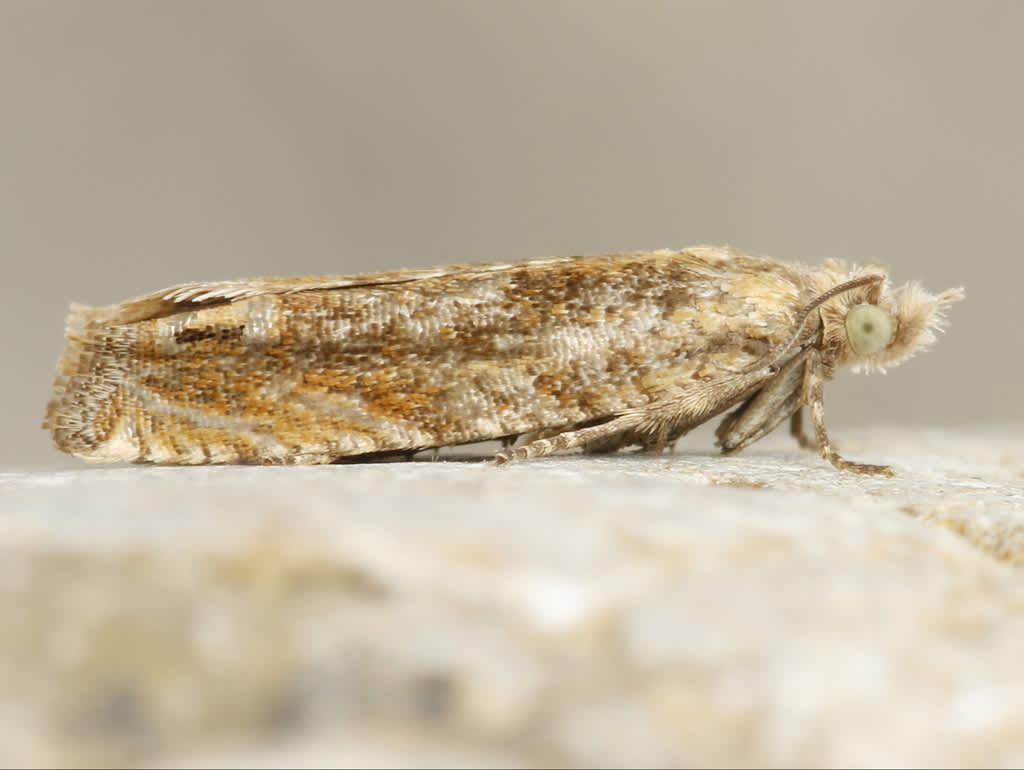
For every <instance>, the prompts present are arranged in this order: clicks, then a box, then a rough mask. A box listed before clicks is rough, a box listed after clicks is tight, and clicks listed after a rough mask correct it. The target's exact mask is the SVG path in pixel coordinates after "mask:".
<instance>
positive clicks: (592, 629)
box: [0, 428, 1024, 767]
mask: <svg viewBox="0 0 1024 770" xmlns="http://www.w3.org/2000/svg"><path fill="white" fill-rule="evenodd" d="M840 435H841V438H843V444H842V447H841V449H842V451H843V452H844V453H845V454H846V455H847V456H849V457H851V458H852V459H858V460H864V461H868V462H889V463H892V464H893V465H894V466H895V467H896V471H897V475H896V476H895V477H894V478H891V479H887V478H873V477H871V478H869V477H862V476H855V475H851V474H843V473H839V472H837V471H835V470H833V469H832V467H831V466H829V465H827V464H825V463H823V462H822V461H821V460H820V459H818V458H816V457H814V456H813V455H811V454H809V453H805V452H800V451H797V450H794V449H793V447H792V446H791V442H790V441H789V440H788V439H787V438H786V437H784V436H777V437H772V438H770V439H768V440H766V441H764V442H761V443H759V444H758V445H756V446H755V447H752V448H751V449H749V450H747V451H745V452H744V453H742V454H741V455H738V456H736V457H730V458H722V457H717V456H714V455H711V454H709V453H706V452H705V451H704V449H703V447H702V446H694V447H692V448H691V446H690V445H681V446H680V448H679V451H677V453H675V454H667V455H664V456H661V457H656V456H649V455H632V454H624V455H620V456H614V457H581V456H569V457H553V458H545V459H541V460H534V461H529V462H525V463H521V464H513V465H511V466H509V467H501V468H498V467H495V466H493V465H491V464H490V463H481V462H471V461H466V462H457V461H449V462H411V463H390V464H369V465H344V466H328V467H308V468H271V467H267V468H239V467H218V468H211V467H206V468H145V467H114V468H91V467H84V466H83V469H82V470H79V471H69V472H55V473H46V472H37V473H8V474H0V549H2V553H0V617H2V618H3V623H2V624H0V764H3V765H20V764H30V765H37V766H38V765H52V764H57V765H92V766H98V765H103V764H108V763H113V764H120V765H140V764H142V765H150V766H153V765H159V766H182V765H187V766H238V765H261V766H283V765H288V764H293V763H294V764H297V765H300V766H332V765H334V766H393V765H405V766H415V765H419V766H446V765H451V766H466V767H470V766H516V767H531V766H550V765H552V764H555V765H563V766H582V765H587V766H609V767H614V766H632V765H637V764H640V763H645V764H650V765H654V766H671V765H703V764H719V765H721V764H729V765H755V764H764V765H772V766H788V765H807V766H835V765H876V766H877V765H893V764H895V765H905V766H909V765H915V766H917V765H979V766H980V765H996V766H1013V765H1019V764H1021V763H1022V762H1024V662H1022V656H1021V655H1020V645H1021V639H1024V581H1022V577H1021V573H1020V572H1019V565H1021V564H1024V431H1021V430H1009V429H1005V428H1004V429H999V430H995V429H993V430H988V431H982V430H975V431H969V430H964V429H961V430H957V431H950V432H941V431H935V430H933V431H922V430H917V431H910V430H907V431H897V430H867V429H863V430H860V431H843V432H842V433H841V434H840Z"/></svg>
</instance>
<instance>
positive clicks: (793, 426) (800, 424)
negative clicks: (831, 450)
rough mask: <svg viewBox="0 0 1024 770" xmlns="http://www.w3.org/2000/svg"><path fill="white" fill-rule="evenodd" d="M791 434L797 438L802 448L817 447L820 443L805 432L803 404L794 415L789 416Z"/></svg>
mask: <svg viewBox="0 0 1024 770" xmlns="http://www.w3.org/2000/svg"><path fill="white" fill-rule="evenodd" d="M789 435H790V436H792V437H793V438H795V439H796V443H798V444H799V445H800V448H801V449H817V448H818V445H817V444H816V443H815V441H814V439H813V438H811V437H810V436H808V435H807V434H806V433H804V410H803V404H801V405H800V406H798V407H797V409H796V411H795V412H793V416H792V417H790V418H789Z"/></svg>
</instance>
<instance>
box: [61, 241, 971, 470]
mask: <svg viewBox="0 0 1024 770" xmlns="http://www.w3.org/2000/svg"><path fill="white" fill-rule="evenodd" d="M962 297H963V291H962V290H961V289H951V290H949V291H945V292H943V293H941V294H938V295H933V294H929V293H928V292H926V291H924V290H923V289H921V288H920V287H918V286H917V285H916V284H909V285H907V286H904V287H902V288H900V289H892V288H890V286H889V284H888V279H887V274H886V270H885V269H884V268H881V267H876V266H871V267H847V266H846V265H845V264H844V263H841V262H826V263H825V264H824V265H823V266H821V267H807V266H803V265H796V264H789V263H785V262H781V261H778V260H775V259H769V258H766V257H758V256H752V255H748V254H742V253H739V252H737V251H733V250H731V249H728V248H714V247H708V246H702V247H696V248H691V249H686V250H683V251H667V250H664V251H655V252H635V253H627V254H611V255H603V256H592V257H556V258H551V259H535V260H529V261H523V262H517V263H516V262H513V263H503V264H469V265H453V266H449V267H440V268H435V269H426V270H400V271H395V272H388V273H369V274H364V275H354V276H346V277H312V278H262V279H255V280H248V281H224V282H218V283H191V284H184V285H181V286H176V287H173V288H170V289H167V290H165V291H161V292H157V293H155V294H147V295H143V296H141V297H137V298H135V299H131V300H128V301H126V302H123V303H121V304H120V305H113V306H111V307H105V308H87V307H83V306H78V305H72V308H71V315H70V316H69V318H68V323H67V339H68V341H69V342H68V344H67V347H66V348H65V351H64V354H63V356H62V358H61V360H60V364H59V367H58V376H57V378H56V380H55V383H54V387H55V395H54V397H53V399H52V400H51V401H50V403H49V405H48V407H47V410H46V421H45V422H44V424H43V427H44V428H47V429H49V430H50V431H52V433H53V438H54V441H55V443H56V445H57V447H58V448H59V449H61V450H63V451H64V452H68V453H70V454H72V455H76V456H78V457H82V458H84V459H86V460H89V461H96V462H102V461H117V460H127V461H132V462H143V463H179V464H199V463H329V462H333V461H337V460H339V459H340V458H350V457H356V458H358V457H359V456H363V457H367V456H370V455H373V456H380V455H385V456H388V455H395V456H402V455H409V454H412V453H414V452H416V451H419V450H422V449H430V448H437V447H442V446H451V445H458V444H466V443H471V442H476V441H485V440H489V439H501V440H502V442H503V444H504V446H505V448H504V449H503V450H502V451H500V452H498V454H497V460H498V461H499V462H506V461H509V460H512V459H516V458H528V457H538V456H542V455H547V454H550V453H552V452H556V451H560V450H567V449H572V448H575V447H582V448H583V450H584V451H587V452H611V451H615V450H617V449H620V448H622V447H627V446H640V447H642V448H644V449H655V450H658V451H661V450H663V449H664V448H665V447H668V446H670V445H672V444H673V443H674V442H675V441H676V440H677V439H678V438H679V437H680V436H682V435H683V434H685V433H686V432H687V431H689V430H691V429H692V428H694V427H695V426H697V425H699V424H701V423H703V422H705V421H706V420H709V419H711V418H712V417H715V416H716V415H719V414H721V413H723V412H725V411H727V410H729V409H731V408H733V407H736V409H735V410H734V411H732V412H731V413H730V414H728V415H727V416H726V417H725V419H724V420H723V421H722V423H721V424H720V425H719V426H718V430H717V437H718V445H719V446H720V447H721V449H722V451H723V452H724V453H731V452H736V451H738V450H740V449H742V448H744V447H746V446H748V445H750V444H751V443H753V442H754V441H757V440H758V439H759V438H761V437H762V436H764V435H766V434H767V433H768V432H770V431H771V430H773V429H774V428H775V427H776V426H778V425H779V424H780V423H781V422H782V421H783V420H785V419H787V418H790V419H791V430H792V433H793V435H794V436H795V437H796V438H797V440H798V441H799V442H800V444H801V446H805V447H813V448H816V449H817V450H818V452H820V454H821V456H822V457H824V458H825V459H827V460H829V461H831V462H832V464H833V465H834V466H835V467H836V468H840V469H845V470H851V471H857V472H861V473H885V474H889V473H891V472H892V471H891V470H890V469H889V468H888V467H886V466H878V465H863V464H860V463H854V462H851V461H849V460H845V459H843V458H842V457H840V456H839V455H838V454H837V453H836V451H835V449H834V448H833V445H832V442H831V441H830V440H829V437H828V433H827V432H826V430H825V418H824V402H823V398H822V391H823V386H824V383H825V381H826V380H828V379H830V378H831V377H832V376H833V375H834V374H835V372H836V371H837V370H838V369H839V368H841V367H844V366H851V367H852V368H853V369H854V370H858V369H860V370H868V371H870V370H882V369H883V368H884V367H886V366H890V365H893V364H897V363H899V362H901V361H903V360H904V359H906V358H908V357H909V356H911V355H912V354H914V353H915V352H917V351H918V350H921V349H923V348H925V347H926V346H927V345H929V344H930V343H931V342H932V341H933V340H934V333H933V332H934V331H936V330H938V329H940V328H941V327H942V323H943V319H942V310H943V308H944V306H945V305H948V304H949V303H952V302H954V301H956V300H959V299H961V298H962ZM803 406H807V407H808V408H809V409H810V413H811V420H812V423H813V426H814V435H813V438H809V437H807V436H805V435H804V432H803V430H802V427H801V407H803ZM521 437H524V438H525V442H524V443H523V444H522V445H520V446H515V447H513V445H514V444H515V442H516V441H517V440H518V439H519V438H521Z"/></svg>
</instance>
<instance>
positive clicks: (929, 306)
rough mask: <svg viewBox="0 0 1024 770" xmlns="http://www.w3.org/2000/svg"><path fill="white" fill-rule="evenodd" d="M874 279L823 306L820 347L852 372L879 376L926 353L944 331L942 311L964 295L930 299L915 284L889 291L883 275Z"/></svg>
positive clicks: (953, 291)
mask: <svg viewBox="0 0 1024 770" xmlns="http://www.w3.org/2000/svg"><path fill="white" fill-rule="evenodd" d="M861 274H871V271H870V270H865V271H863V273H861ZM877 275H878V280H877V281H873V282H871V283H869V284H867V285H866V286H864V287H861V288H859V289H856V290H854V291H850V292H847V293H845V294H840V295H838V296H836V297H835V298H834V299H833V300H830V301H829V302H828V303H826V304H825V305H823V306H822V320H823V321H824V324H825V328H824V334H825V340H824V342H825V344H826V346H827V347H829V348H831V349H832V350H834V351H836V352H837V354H838V356H837V357H838V363H839V364H840V365H848V366H850V367H852V368H853V370H854V371H862V372H872V371H878V372H884V371H885V370H886V368H887V367H889V366H895V365H896V364H899V363H901V362H902V361H905V360H906V359H908V358H910V357H911V356H912V355H914V354H915V353H918V352H920V351H923V350H925V349H927V348H928V347H929V346H930V345H931V344H932V343H934V342H935V336H936V334H937V333H938V332H940V331H942V330H943V329H944V328H945V325H946V319H945V309H946V306H948V305H951V304H952V303H954V302H957V301H959V300H961V299H963V297H964V292H963V289H948V290H946V291H944V292H941V293H940V294H931V293H930V292H928V291H926V290H925V289H923V288H922V287H921V286H920V285H918V284H916V283H908V284H906V285H905V286H901V287H899V288H892V287H890V286H889V284H888V280H887V279H886V277H885V274H884V272H878V273H877ZM851 277H854V278H856V277H859V276H858V274H854V275H852V276H851Z"/></svg>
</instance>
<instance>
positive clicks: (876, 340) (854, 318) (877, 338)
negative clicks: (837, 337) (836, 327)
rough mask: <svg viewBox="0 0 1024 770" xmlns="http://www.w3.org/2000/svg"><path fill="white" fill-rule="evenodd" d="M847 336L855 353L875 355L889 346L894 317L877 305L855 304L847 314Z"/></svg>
mask: <svg viewBox="0 0 1024 770" xmlns="http://www.w3.org/2000/svg"><path fill="white" fill-rule="evenodd" d="M846 337H847V339H849V340H850V347H852V348H853V352H854V353H856V354H857V355H860V356H873V355H874V354H875V353H878V352H880V351H882V350H885V349H886V348H887V347H888V346H889V341H890V340H891V339H892V319H891V318H890V317H889V314H888V313H886V312H885V311H884V310H882V309H881V308H880V307H878V306H877V305H867V304H864V305H855V306H853V307H852V308H850V312H849V313H847V314H846Z"/></svg>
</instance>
